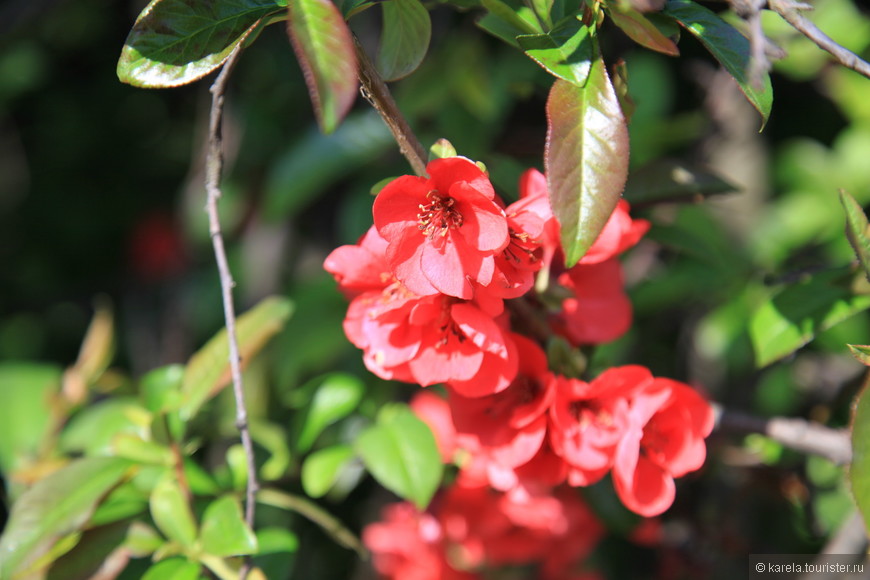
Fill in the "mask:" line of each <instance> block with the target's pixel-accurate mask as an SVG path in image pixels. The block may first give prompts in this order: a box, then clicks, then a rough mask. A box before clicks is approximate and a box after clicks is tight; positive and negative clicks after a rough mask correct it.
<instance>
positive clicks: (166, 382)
mask: <svg viewBox="0 0 870 580" xmlns="http://www.w3.org/2000/svg"><path fill="white" fill-rule="evenodd" d="M183 380H184V366H183V365H178V364H175V365H169V366H165V367H161V368H158V369H154V370H153V371H151V372H149V373H147V374H146V375H145V376H143V377H142V379H141V380H140V381H139V391H140V393H141V394H142V402H143V404H144V405H145V408H146V409H148V410H149V411H151V412H152V413H160V412H162V411H167V410H169V409H177V408H178V405H179V400H178V394H179V392H180V391H181V384H182V381H183Z"/></svg>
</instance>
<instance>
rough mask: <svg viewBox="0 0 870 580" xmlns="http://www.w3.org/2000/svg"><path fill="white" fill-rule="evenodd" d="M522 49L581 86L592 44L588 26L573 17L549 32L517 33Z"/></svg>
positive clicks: (588, 67) (587, 66)
mask: <svg viewBox="0 0 870 580" xmlns="http://www.w3.org/2000/svg"><path fill="white" fill-rule="evenodd" d="M517 42H518V43H519V44H520V47H521V48H522V49H523V50H524V51H525V53H526V54H527V55H528V56H529V58H531V59H532V60H534V61H535V62H536V63H538V64H539V65H541V66H542V67H543V68H544V70H546V71H547V72H549V73H550V74H551V75H553V76H555V77H556V78H560V79H562V80H565V81H568V82H569V83H572V84H574V85H576V86H577V87H583V86H584V85H585V84H586V79H587V78H589V71H590V69H591V67H592V59H593V56H594V52H595V45H594V41H593V39H592V37H591V36H590V34H589V29H588V28H587V27H586V26H584V25H583V24H581V23H580V22H579V21H577V20H574V19H572V20H570V21H568V23H567V24H566V25H565V26H562V27H560V28H558V29H556V30H552V31H550V32H549V33H543V34H527V35H520V36H517Z"/></svg>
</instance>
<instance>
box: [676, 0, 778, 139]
mask: <svg viewBox="0 0 870 580" xmlns="http://www.w3.org/2000/svg"><path fill="white" fill-rule="evenodd" d="M663 13H664V14H666V15H668V16H670V17H672V18H674V19H675V20H677V22H679V23H680V24H681V25H682V26H683V27H685V28H686V30H688V31H689V32H691V33H692V34H693V35H694V36H695V37H696V38H698V40H700V41H701V43H702V44H703V45H704V46H705V47H706V48H707V50H709V51H710V53H711V54H712V55H713V56H714V57H716V60H718V61H719V62H720V63H721V64H722V66H724V67H725V70H727V71H728V72H729V73H730V74H731V76H733V77H734V80H736V81H737V84H738V85H740V90H741V91H743V94H744V95H746V98H747V99H749V102H750V103H752V106H753V107H755V108H756V109H757V110H758V112H759V113H761V126H762V127H764V125H765V124H766V123H767V118H768V117H769V116H770V109H771V107H772V106H773V89H772V88H771V86H770V76H769V75H768V74H767V73H765V74H763V75H762V76H761V79H762V82H761V87H755V86H753V84H752V82H751V80H750V79H749V74H748V71H749V60H750V49H749V40H748V39H747V38H746V37H745V36H743V35H742V34H740V32H739V31H738V30H737V29H736V28H734V27H733V26H731V25H730V24H728V23H727V22H725V21H724V20H722V19H721V18H719V17H718V16H717V15H716V14H715V13H714V12H711V11H710V10H708V9H707V8H704V7H703V6H701V5H699V4H696V3H695V2H692V1H691V0H668V3H667V4H666V5H665V9H664V10H663Z"/></svg>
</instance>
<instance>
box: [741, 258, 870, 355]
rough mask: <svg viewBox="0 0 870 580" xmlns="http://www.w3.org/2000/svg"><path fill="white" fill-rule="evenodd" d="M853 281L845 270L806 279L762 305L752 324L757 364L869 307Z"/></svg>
mask: <svg viewBox="0 0 870 580" xmlns="http://www.w3.org/2000/svg"><path fill="white" fill-rule="evenodd" d="M851 281H852V275H851V274H848V273H847V274H844V273H843V272H842V271H834V272H827V273H824V274H818V275H815V276H807V278H806V279H804V280H802V281H800V282H798V283H796V284H793V285H791V286H788V287H787V288H785V289H784V290H782V291H781V292H779V293H777V294H776V295H774V296H773V297H772V298H770V299H769V300H766V301H765V302H763V303H762V304H761V305H760V306H759V307H758V309H757V310H756V311H755V313H754V314H753V315H752V318H751V319H750V321H749V336H750V338H751V340H752V346H753V349H754V351H755V363H756V365H757V366H758V367H763V366H767V365H768V364H770V363H772V362H774V361H776V360H779V359H781V358H783V357H785V356H787V355H789V354H791V353H792V352H794V351H796V350H797V349H799V348H800V347H802V346H803V345H805V344H807V343H808V342H810V341H811V340H812V339H813V337H815V335H816V334H817V333H819V332H821V331H823V330H826V329H828V328H830V327H832V326H834V325H835V324H837V323H838V322H841V321H843V320H845V319H846V318H848V317H850V316H852V315H854V314H857V313H858V312H861V311H863V310H866V309H867V308H870V295H866V294H855V293H854V292H853V291H852V290H851Z"/></svg>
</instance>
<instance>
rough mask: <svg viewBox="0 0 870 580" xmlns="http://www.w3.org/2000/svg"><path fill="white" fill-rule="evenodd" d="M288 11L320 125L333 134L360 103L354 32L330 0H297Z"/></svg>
mask: <svg viewBox="0 0 870 580" xmlns="http://www.w3.org/2000/svg"><path fill="white" fill-rule="evenodd" d="M287 10H288V14H289V20H288V22H287V30H288V33H289V34H290V41H291V42H292V44H293V50H294V51H295V52H296V58H297V60H298V61H299V66H300V67H302V73H303V75H304V76H305V84H306V85H308V93H309V95H310V96H311V103H312V104H313V105H314V113H315V115H316V116H317V122H318V124H319V125H320V128H321V130H322V131H323V132H324V133H331V132H332V131H334V130H335V128H336V127H338V124H339V123H340V122H341V120H342V119H343V118H344V116H345V115H346V114H347V112H348V111H349V110H350V107H351V105H353V102H354V100H355V99H356V93H357V87H358V82H357V62H356V52H355V51H354V44H353V38H352V36H351V34H350V29H348V27H347V24H346V23H345V21H344V17H343V16H342V15H341V12H340V11H339V10H338V8H337V7H336V6H335V4H333V3H332V2H331V1H330V0H293V1H292V2H289V3H288V4H287Z"/></svg>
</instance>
